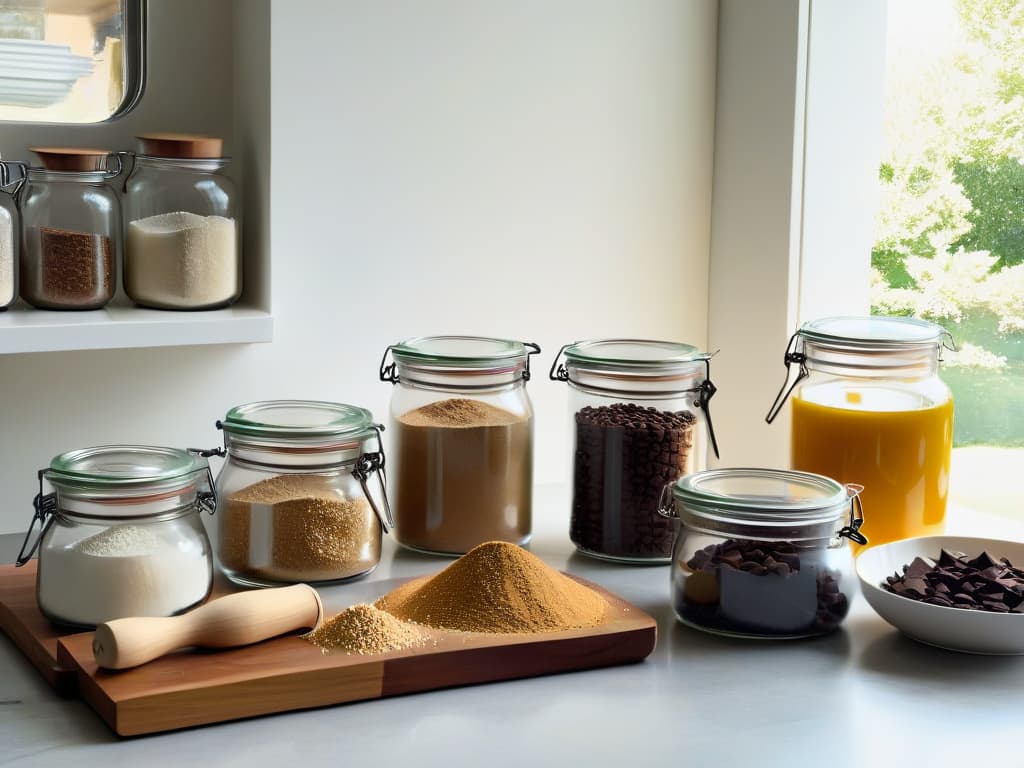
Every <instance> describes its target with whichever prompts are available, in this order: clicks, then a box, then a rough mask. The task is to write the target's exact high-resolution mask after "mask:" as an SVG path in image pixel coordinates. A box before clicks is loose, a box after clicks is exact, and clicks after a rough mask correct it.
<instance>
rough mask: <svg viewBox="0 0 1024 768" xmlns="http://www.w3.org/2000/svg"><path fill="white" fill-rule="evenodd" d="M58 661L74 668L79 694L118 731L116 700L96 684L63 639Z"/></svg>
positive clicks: (58, 650)
mask: <svg viewBox="0 0 1024 768" xmlns="http://www.w3.org/2000/svg"><path fill="white" fill-rule="evenodd" d="M57 662H58V663H59V664H60V665H61V666H63V667H67V668H68V669H73V670H74V674H75V678H76V681H77V683H78V695H79V696H81V697H82V699H83V700H84V701H85V703H86V704H88V705H89V706H90V707H92V708H93V709H94V710H95V711H96V713H97V714H98V715H99V716H100V717H101V718H102V719H103V721H104V722H105V723H106V724H107V725H108V726H110V728H111V729H113V730H115V731H116V730H117V729H116V725H117V716H116V712H115V710H114V702H113V701H111V699H110V697H109V696H107V694H106V693H104V691H103V689H102V688H100V686H99V685H97V684H96V681H95V680H94V679H93V677H92V675H90V674H89V673H88V671H86V669H85V668H84V667H82V665H81V664H79V663H78V661H77V660H76V659H75V656H74V654H73V653H71V651H70V650H69V649H68V647H67V646H66V645H64V641H63V640H58V641H57Z"/></svg>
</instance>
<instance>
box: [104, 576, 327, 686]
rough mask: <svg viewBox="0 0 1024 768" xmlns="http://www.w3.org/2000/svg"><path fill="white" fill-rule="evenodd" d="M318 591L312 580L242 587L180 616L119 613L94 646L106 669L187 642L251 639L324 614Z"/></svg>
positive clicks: (314, 621)
mask: <svg viewBox="0 0 1024 768" xmlns="http://www.w3.org/2000/svg"><path fill="white" fill-rule="evenodd" d="M323 616H324V606H323V604H322V603H321V602H320V595H318V594H317V592H316V590H315V589H313V588H312V587H310V586H309V585H308V584H295V585H294V586H291V587H278V588H276V589H257V590H252V591H250V592H239V593H237V594H234V595H228V596H227V597H221V598H219V599H217V600H211V601H210V602H208V603H206V605H202V606H200V607H199V608H196V609H195V610H193V611H189V612H188V613H185V614H182V615H181V616H169V617H166V618H164V617H142V616H140V617H133V618H128V619H115V620H114V621H108V622H105V623H103V624H100V625H99V626H98V627H96V634H95V635H93V639H92V652H93V654H94V655H95V656H96V663H97V664H99V665H100V666H101V667H105V668H107V669H128V668H129V667H137V666H138V665H139V664H145V663H146V662H147V661H152V660H153V659H156V658H158V657H160V656H163V655H164V654H165V653H170V652H171V651H174V650H177V649H179V648H187V647H190V646H204V647H206V648H231V647H234V646H236V645H249V644H250V643H255V642H258V641H260V640H266V639H267V638H269V637H276V636H277V635H281V634H284V633H285V632H291V631H292V630H295V629H301V628H303V627H309V628H311V629H312V628H315V627H317V626H319V624H320V622H321V621H322V620H323Z"/></svg>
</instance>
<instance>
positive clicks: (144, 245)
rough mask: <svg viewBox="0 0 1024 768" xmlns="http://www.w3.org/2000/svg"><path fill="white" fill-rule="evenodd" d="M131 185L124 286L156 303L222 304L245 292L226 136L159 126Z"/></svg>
mask: <svg viewBox="0 0 1024 768" xmlns="http://www.w3.org/2000/svg"><path fill="white" fill-rule="evenodd" d="M138 140H139V146H140V152H139V154H137V155H135V157H134V164H133V167H132V170H131V173H130V174H129V176H128V178H127V180H126V181H125V190H124V208H125V221H126V222H127V225H126V227H125V261H124V288H125V292H126V293H127V294H128V297H129V298H130V299H131V300H132V301H134V302H135V303H136V304H139V305H141V306H144V307H154V308H156V309H182V310H189V309H217V308H220V307H226V306H228V305H230V304H233V303H234V302H235V301H236V300H237V299H238V297H239V296H240V295H241V294H242V259H241V232H242V230H241V227H240V226H239V204H238V199H237V197H238V195H237V193H236V191H235V185H234V183H233V182H232V181H231V179H229V178H228V177H227V176H225V175H224V174H223V173H222V171H223V170H224V168H225V167H226V166H227V165H228V163H229V162H230V161H231V158H229V157H222V156H221V150H222V146H223V142H222V140H221V139H219V138H213V137H208V136H191V135H186V134H166V133H152V134H146V135H143V136H139V137H138Z"/></svg>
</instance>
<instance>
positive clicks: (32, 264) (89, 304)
mask: <svg viewBox="0 0 1024 768" xmlns="http://www.w3.org/2000/svg"><path fill="white" fill-rule="evenodd" d="M32 151H33V152H35V153H36V154H37V155H38V156H39V158H40V160H41V161H42V167H40V168H29V170H28V177H27V179H26V182H25V189H24V190H23V191H22V194H21V255H20V262H21V269H20V283H21V296H22V298H24V299H25V301H27V302H28V303H29V304H31V305H32V306H34V307H37V308H39V309H78V310H85V309H100V308H101V307H103V306H104V305H105V304H106V303H107V302H108V301H110V299H111V298H113V296H114V292H115V291H116V290H117V261H118V254H119V252H120V248H121V206H120V203H119V202H118V199H117V194H116V192H115V191H114V190H113V189H112V188H111V187H110V186H109V184H108V182H109V181H110V180H111V179H113V178H114V177H115V176H117V175H118V174H119V173H120V172H121V159H120V156H119V155H116V154H115V155H112V154H111V153H110V152H108V151H107V150H104V149H79V148H62V147H37V148H34V149H33V150H32ZM110 166H113V167H110Z"/></svg>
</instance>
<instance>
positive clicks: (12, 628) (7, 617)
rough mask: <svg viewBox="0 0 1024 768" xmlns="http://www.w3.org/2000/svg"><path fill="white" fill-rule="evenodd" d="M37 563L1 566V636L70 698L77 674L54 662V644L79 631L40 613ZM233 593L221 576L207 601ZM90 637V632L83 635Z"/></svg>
mask: <svg viewBox="0 0 1024 768" xmlns="http://www.w3.org/2000/svg"><path fill="white" fill-rule="evenodd" d="M36 563H37V561H36V560H29V561H28V562H27V563H25V565H23V566H22V567H21V568H18V567H17V566H14V565H0V632H3V633H4V634H5V635H7V636H8V637H9V638H10V639H11V641H12V642H13V643H14V644H15V645H16V646H17V648H18V650H20V651H21V652H22V653H23V654H25V658H27V659H28V660H29V661H30V662H31V663H32V666H34V667H35V668H36V669H38V670H39V673H40V674H41V675H42V676H43V678H45V680H46V682H48V683H49V684H50V685H51V686H53V688H54V689H55V690H56V691H57V692H58V693H60V694H62V695H73V694H74V693H75V690H76V688H77V684H78V681H77V673H76V672H75V669H74V668H73V667H65V666H62V665H61V663H60V662H58V661H57V641H58V640H59V639H60V638H62V637H68V636H70V635H73V634H78V633H80V630H76V629H68V628H58V627H56V626H55V625H54V624H52V623H50V620H49V619H47V618H46V617H45V616H43V614H42V613H41V612H40V611H39V603H38V602H37V601H36ZM233 591H235V590H234V588H233V587H232V586H231V584H230V583H229V582H228V581H227V579H225V578H224V577H223V576H221V575H220V574H218V575H217V576H215V577H214V580H213V592H212V594H211V595H210V599H211V600H212V599H214V598H216V597H220V596H222V595H226V594H229V593H230V592H233ZM85 634H86V635H87V636H88V637H90V638H91V637H92V632H86V633H85Z"/></svg>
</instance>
